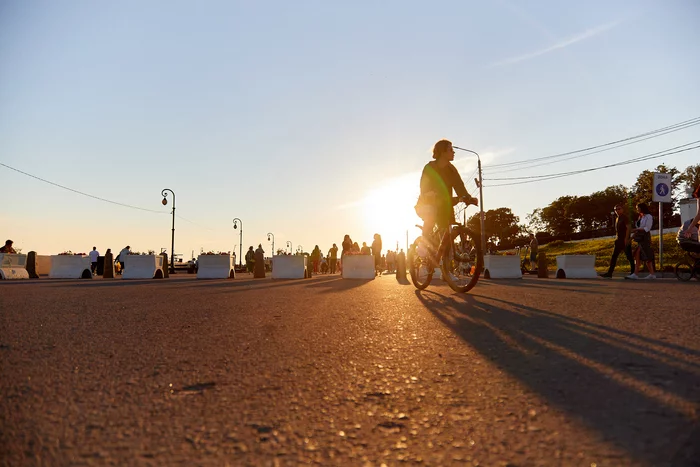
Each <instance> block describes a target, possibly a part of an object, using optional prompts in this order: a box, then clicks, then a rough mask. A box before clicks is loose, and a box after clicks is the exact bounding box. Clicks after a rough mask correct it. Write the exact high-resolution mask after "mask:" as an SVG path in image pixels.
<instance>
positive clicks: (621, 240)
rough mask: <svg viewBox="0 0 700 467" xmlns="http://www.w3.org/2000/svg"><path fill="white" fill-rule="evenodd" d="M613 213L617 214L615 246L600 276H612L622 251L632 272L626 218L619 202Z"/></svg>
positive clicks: (632, 266)
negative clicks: (606, 268)
mask: <svg viewBox="0 0 700 467" xmlns="http://www.w3.org/2000/svg"><path fill="white" fill-rule="evenodd" d="M615 215H616V216H617V217H616V219H615V235H616V237H615V247H614V249H613V254H612V257H611V258H610V266H608V270H607V272H605V273H604V274H601V275H600V277H607V278H611V277H612V276H613V271H615V266H616V265H617V257H618V256H620V253H622V252H624V253H625V256H626V257H627V261H629V263H630V270H631V273H630V274H634V257H633V256H632V249H631V248H628V246H629V245H630V240H631V239H630V236H629V235H627V230H628V227H627V226H628V220H627V216H626V215H625V208H624V207H623V206H622V205H621V204H616V205H615Z"/></svg>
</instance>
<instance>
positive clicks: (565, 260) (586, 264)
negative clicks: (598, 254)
mask: <svg viewBox="0 0 700 467" xmlns="http://www.w3.org/2000/svg"><path fill="white" fill-rule="evenodd" d="M596 277H598V273H596V271H595V255H559V256H557V274H556V278H557V279H595V278H596Z"/></svg>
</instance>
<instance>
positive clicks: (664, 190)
mask: <svg viewBox="0 0 700 467" xmlns="http://www.w3.org/2000/svg"><path fill="white" fill-rule="evenodd" d="M668 192H669V188H668V185H666V184H665V183H659V184H658V185H656V194H657V195H659V196H666V195H668Z"/></svg>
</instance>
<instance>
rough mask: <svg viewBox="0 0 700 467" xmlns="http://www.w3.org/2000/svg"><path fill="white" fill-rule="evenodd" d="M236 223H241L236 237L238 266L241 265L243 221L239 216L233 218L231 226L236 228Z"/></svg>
mask: <svg viewBox="0 0 700 467" xmlns="http://www.w3.org/2000/svg"><path fill="white" fill-rule="evenodd" d="M238 224H241V231H240V233H239V237H238V267H242V266H243V221H242V220H240V219H239V218H237V217H236V218H234V219H233V228H234V229H237V228H238Z"/></svg>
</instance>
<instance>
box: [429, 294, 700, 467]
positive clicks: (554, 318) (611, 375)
mask: <svg viewBox="0 0 700 467" xmlns="http://www.w3.org/2000/svg"><path fill="white" fill-rule="evenodd" d="M416 296H417V297H418V299H419V300H420V301H421V303H423V305H424V306H425V307H426V308H427V309H428V310H429V311H430V312H431V313H433V314H434V315H435V316H436V317H437V318H438V319H439V320H440V321H441V322H442V323H443V325H445V326H446V327H448V328H450V329H451V330H452V331H453V332H454V333H455V334H456V335H458V336H459V337H460V338H461V339H462V340H463V341H464V342H466V343H467V344H468V345H470V346H472V347H473V348H474V349H476V350H477V351H478V352H479V353H481V354H482V355H483V356H484V357H485V358H486V359H488V360H490V361H491V362H493V364H495V365H496V366H498V367H499V368H502V369H503V370H504V371H506V372H508V373H509V374H511V375H512V376H514V377H515V378H517V379H518V380H519V381H521V382H522V383H523V384H524V385H526V386H527V387H528V388H530V389H531V390H532V391H534V392H535V393H537V394H539V395H540V396H542V397H543V398H545V399H546V400H547V401H548V402H549V403H551V404H554V405H556V406H558V407H559V408H561V409H563V410H565V411H567V412H569V413H571V414H574V415H575V416H576V418H577V419H579V420H581V421H583V422H584V423H585V424H586V425H588V426H589V427H591V428H592V429H594V430H596V431H598V432H599V433H600V434H601V435H602V436H603V438H604V439H606V440H609V441H611V442H613V443H614V444H616V445H618V446H620V447H622V448H623V449H625V450H626V451H627V452H629V453H630V455H631V456H633V457H635V458H636V459H637V460H639V461H640V462H641V461H644V462H645V463H648V464H649V465H672V464H669V461H670V460H671V459H674V456H675V457H678V456H681V458H688V456H691V455H692V456H695V455H696V454H697V455H699V456H700V447H695V446H692V447H688V446H689V445H692V443H693V440H692V439H691V438H692V436H695V437H696V438H697V437H698V435H697V417H698V416H697V408H698V403H700V371H698V365H697V363H695V362H691V361H689V359H688V358H685V357H684V355H691V354H692V353H693V352H694V351H693V350H691V349H685V348H682V347H680V346H669V345H666V343H663V342H661V341H653V340H651V341H653V342H650V339H648V338H643V337H641V336H636V335H634V334H630V333H625V334H621V333H617V332H614V330H611V329H604V328H601V327H600V326H597V325H594V324H591V323H587V322H585V321H583V320H577V319H571V318H569V317H566V316H562V315H558V314H556V313H552V312H548V311H544V310H540V309H538V308H534V307H529V306H523V305H520V304H517V303H513V302H508V301H506V300H502V299H497V298H490V297H483V296H478V295H450V296H444V295H440V294H437V293H435V292H432V291H427V292H426V291H423V292H416ZM679 347H680V348H679ZM693 433H694V434H693ZM679 453H682V454H679ZM697 458H699V457H696V459H697ZM678 465H685V464H678Z"/></svg>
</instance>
